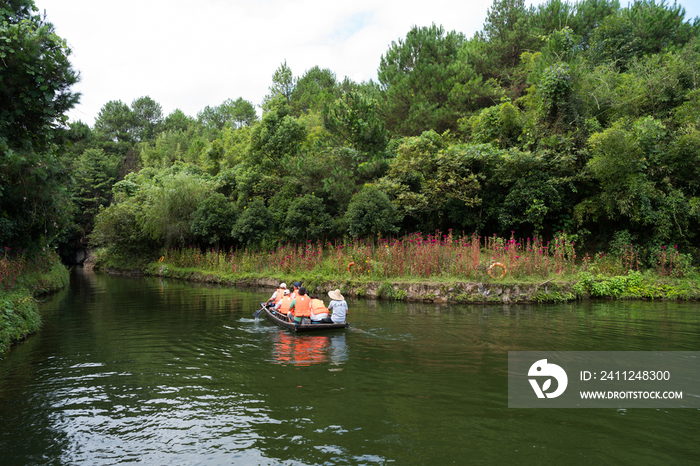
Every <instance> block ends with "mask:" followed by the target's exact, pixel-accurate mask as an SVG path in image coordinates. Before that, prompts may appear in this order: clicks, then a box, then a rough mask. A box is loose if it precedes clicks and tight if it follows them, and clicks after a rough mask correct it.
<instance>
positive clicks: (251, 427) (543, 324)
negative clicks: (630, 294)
mask: <svg viewBox="0 0 700 466" xmlns="http://www.w3.org/2000/svg"><path fill="white" fill-rule="evenodd" d="M269 294H270V291H267V290H251V289H232V288H229V287H218V286H206V285H200V284H192V283H186V282H180V281H176V280H168V279H158V278H146V277H122V276H110V275H104V274H96V273H88V272H82V271H81V270H80V269H76V270H75V271H74V273H73V276H72V278H71V284H70V286H69V288H68V289H66V290H64V291H62V292H60V293H58V294H56V295H54V296H51V297H49V298H47V299H46V302H45V303H44V304H42V317H43V319H44V325H43V328H42V329H41V331H40V332H39V333H37V334H36V335H33V336H32V337H30V338H29V339H28V340H27V341H25V342H23V343H21V344H19V345H17V346H15V347H14V348H13V349H12V350H11V351H10V352H9V353H7V354H5V355H3V357H2V360H0V464H2V465H3V466H10V465H68V464H95V465H111V464H121V463H136V464H154V465H183V464H187V465H190V464H192V465H194V464H203V465H215V464H236V465H238V464H241V465H248V464H251V465H278V464H282V465H320V464H326V465H356V464H367V465H388V464H396V465H445V464H480V465H501V464H566V465H590V464H629V465H636V466H639V465H658V464H698V463H699V462H700V442H698V440H699V439H700V411H699V410H696V409H666V410H664V409H658V410H657V409H628V410H624V409H619V410H618V409H509V408H508V407H507V386H508V380H507V367H508V360H507V352H508V351H516V350H518V351H530V350H532V351H534V350H542V351H555V350H557V351H587V350H596V351H602V350H606V351H630V350H683V351H697V350H700V305H698V304H697V303H682V302H624V301H600V302H584V303H574V304H564V305H532V306H524V305H517V306H516V305H510V306H503V305H497V306H484V305H474V306H469V305H442V304H441V305H432V304H413V303H408V304H407V303H397V302H387V301H370V300H353V299H348V304H349V306H350V312H349V317H348V321H349V322H350V323H351V326H352V327H351V328H350V329H347V330H340V331H335V332H331V333H322V334H299V335H295V334H292V333H290V332H288V331H286V330H283V329H281V328H279V327H277V326H275V325H273V324H272V323H270V322H268V321H266V320H265V319H262V320H256V319H254V318H253V317H252V313H253V312H254V311H255V310H257V309H258V308H259V304H258V303H259V302H260V301H262V300H265V299H267V297H269ZM327 302H328V300H327V299H326V303H327Z"/></svg>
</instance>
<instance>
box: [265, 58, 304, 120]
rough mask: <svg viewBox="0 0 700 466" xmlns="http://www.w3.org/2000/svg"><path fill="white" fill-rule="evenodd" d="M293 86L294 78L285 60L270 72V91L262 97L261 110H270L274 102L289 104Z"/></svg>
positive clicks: (294, 84)
mask: <svg viewBox="0 0 700 466" xmlns="http://www.w3.org/2000/svg"><path fill="white" fill-rule="evenodd" d="M295 87H296V80H295V79H294V75H293V74H292V70H291V69H290V68H289V66H287V60H285V61H284V63H282V64H281V65H280V66H279V68H277V69H276V70H275V72H274V73H273V74H272V85H271V86H270V88H269V90H270V93H269V94H268V95H266V96H265V98H264V99H263V103H262V108H263V110H264V111H268V110H271V109H272V107H273V106H274V105H275V103H276V102H281V103H283V104H286V105H289V104H290V103H291V102H292V94H293V93H294V88H295Z"/></svg>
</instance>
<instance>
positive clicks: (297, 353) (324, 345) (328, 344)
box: [272, 331, 348, 366]
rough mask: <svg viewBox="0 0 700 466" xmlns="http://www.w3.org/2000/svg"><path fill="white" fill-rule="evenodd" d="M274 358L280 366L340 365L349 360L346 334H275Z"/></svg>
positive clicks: (282, 332) (284, 332)
mask: <svg viewBox="0 0 700 466" xmlns="http://www.w3.org/2000/svg"><path fill="white" fill-rule="evenodd" d="M273 342H274V345H273V347H272V357H273V359H274V360H275V362H276V363H278V364H291V365H294V366H309V365H311V364H321V363H327V362H329V363H331V364H340V363H343V362H345V361H346V360H347V357H348V350H347V346H346V344H345V334H340V335H332V336H329V335H309V334H306V335H297V334H293V333H289V332H286V331H280V332H279V333H277V334H274V337H273Z"/></svg>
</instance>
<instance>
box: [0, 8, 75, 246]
mask: <svg viewBox="0 0 700 466" xmlns="http://www.w3.org/2000/svg"><path fill="white" fill-rule="evenodd" d="M36 11H37V8H36V6H35V5H34V2H33V1H31V0H16V1H11V2H3V3H1V4H0V43H2V47H0V242H2V243H3V244H5V245H10V246H12V245H23V246H26V245H30V244H32V243H36V242H38V239H39V237H40V236H43V237H44V238H45V239H46V240H49V241H50V240H51V239H52V238H53V237H55V235H57V234H58V233H59V232H60V231H62V230H63V229H65V228H66V225H67V221H68V219H69V218H70V215H68V211H69V210H70V209H71V205H70V202H69V199H68V195H67V190H66V187H65V186H66V181H67V180H66V178H67V176H68V172H67V170H66V164H65V162H64V160H62V158H61V157H60V156H59V153H60V151H59V149H60V145H61V144H63V142H64V141H65V140H64V138H63V137H61V136H60V135H61V132H62V128H63V126H64V125H65V122H66V121H67V119H68V117H67V115H66V112H67V111H68V110H69V109H70V108H72V107H73V106H74V105H75V104H76V103H77V102H78V99H79V94H77V93H75V92H72V91H71V86H72V85H73V84H75V83H76V82H77V81H78V73H77V72H76V71H74V70H73V68H72V66H71V64H70V61H69V59H68V57H69V55H70V53H71V50H70V48H69V47H68V45H67V44H66V41H65V40H64V39H62V38H61V37H59V36H58V35H57V34H56V32H55V30H54V27H53V25H52V24H51V23H48V22H46V19H45V18H42V17H40V16H39V15H38V14H36Z"/></svg>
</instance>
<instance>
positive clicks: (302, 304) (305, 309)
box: [294, 295, 311, 317]
mask: <svg viewBox="0 0 700 466" xmlns="http://www.w3.org/2000/svg"><path fill="white" fill-rule="evenodd" d="M294 299H296V302H295V303H294V317H311V299H310V298H309V297H308V296H307V295H304V296H302V295H299V296H297V297H296V298H294Z"/></svg>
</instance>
